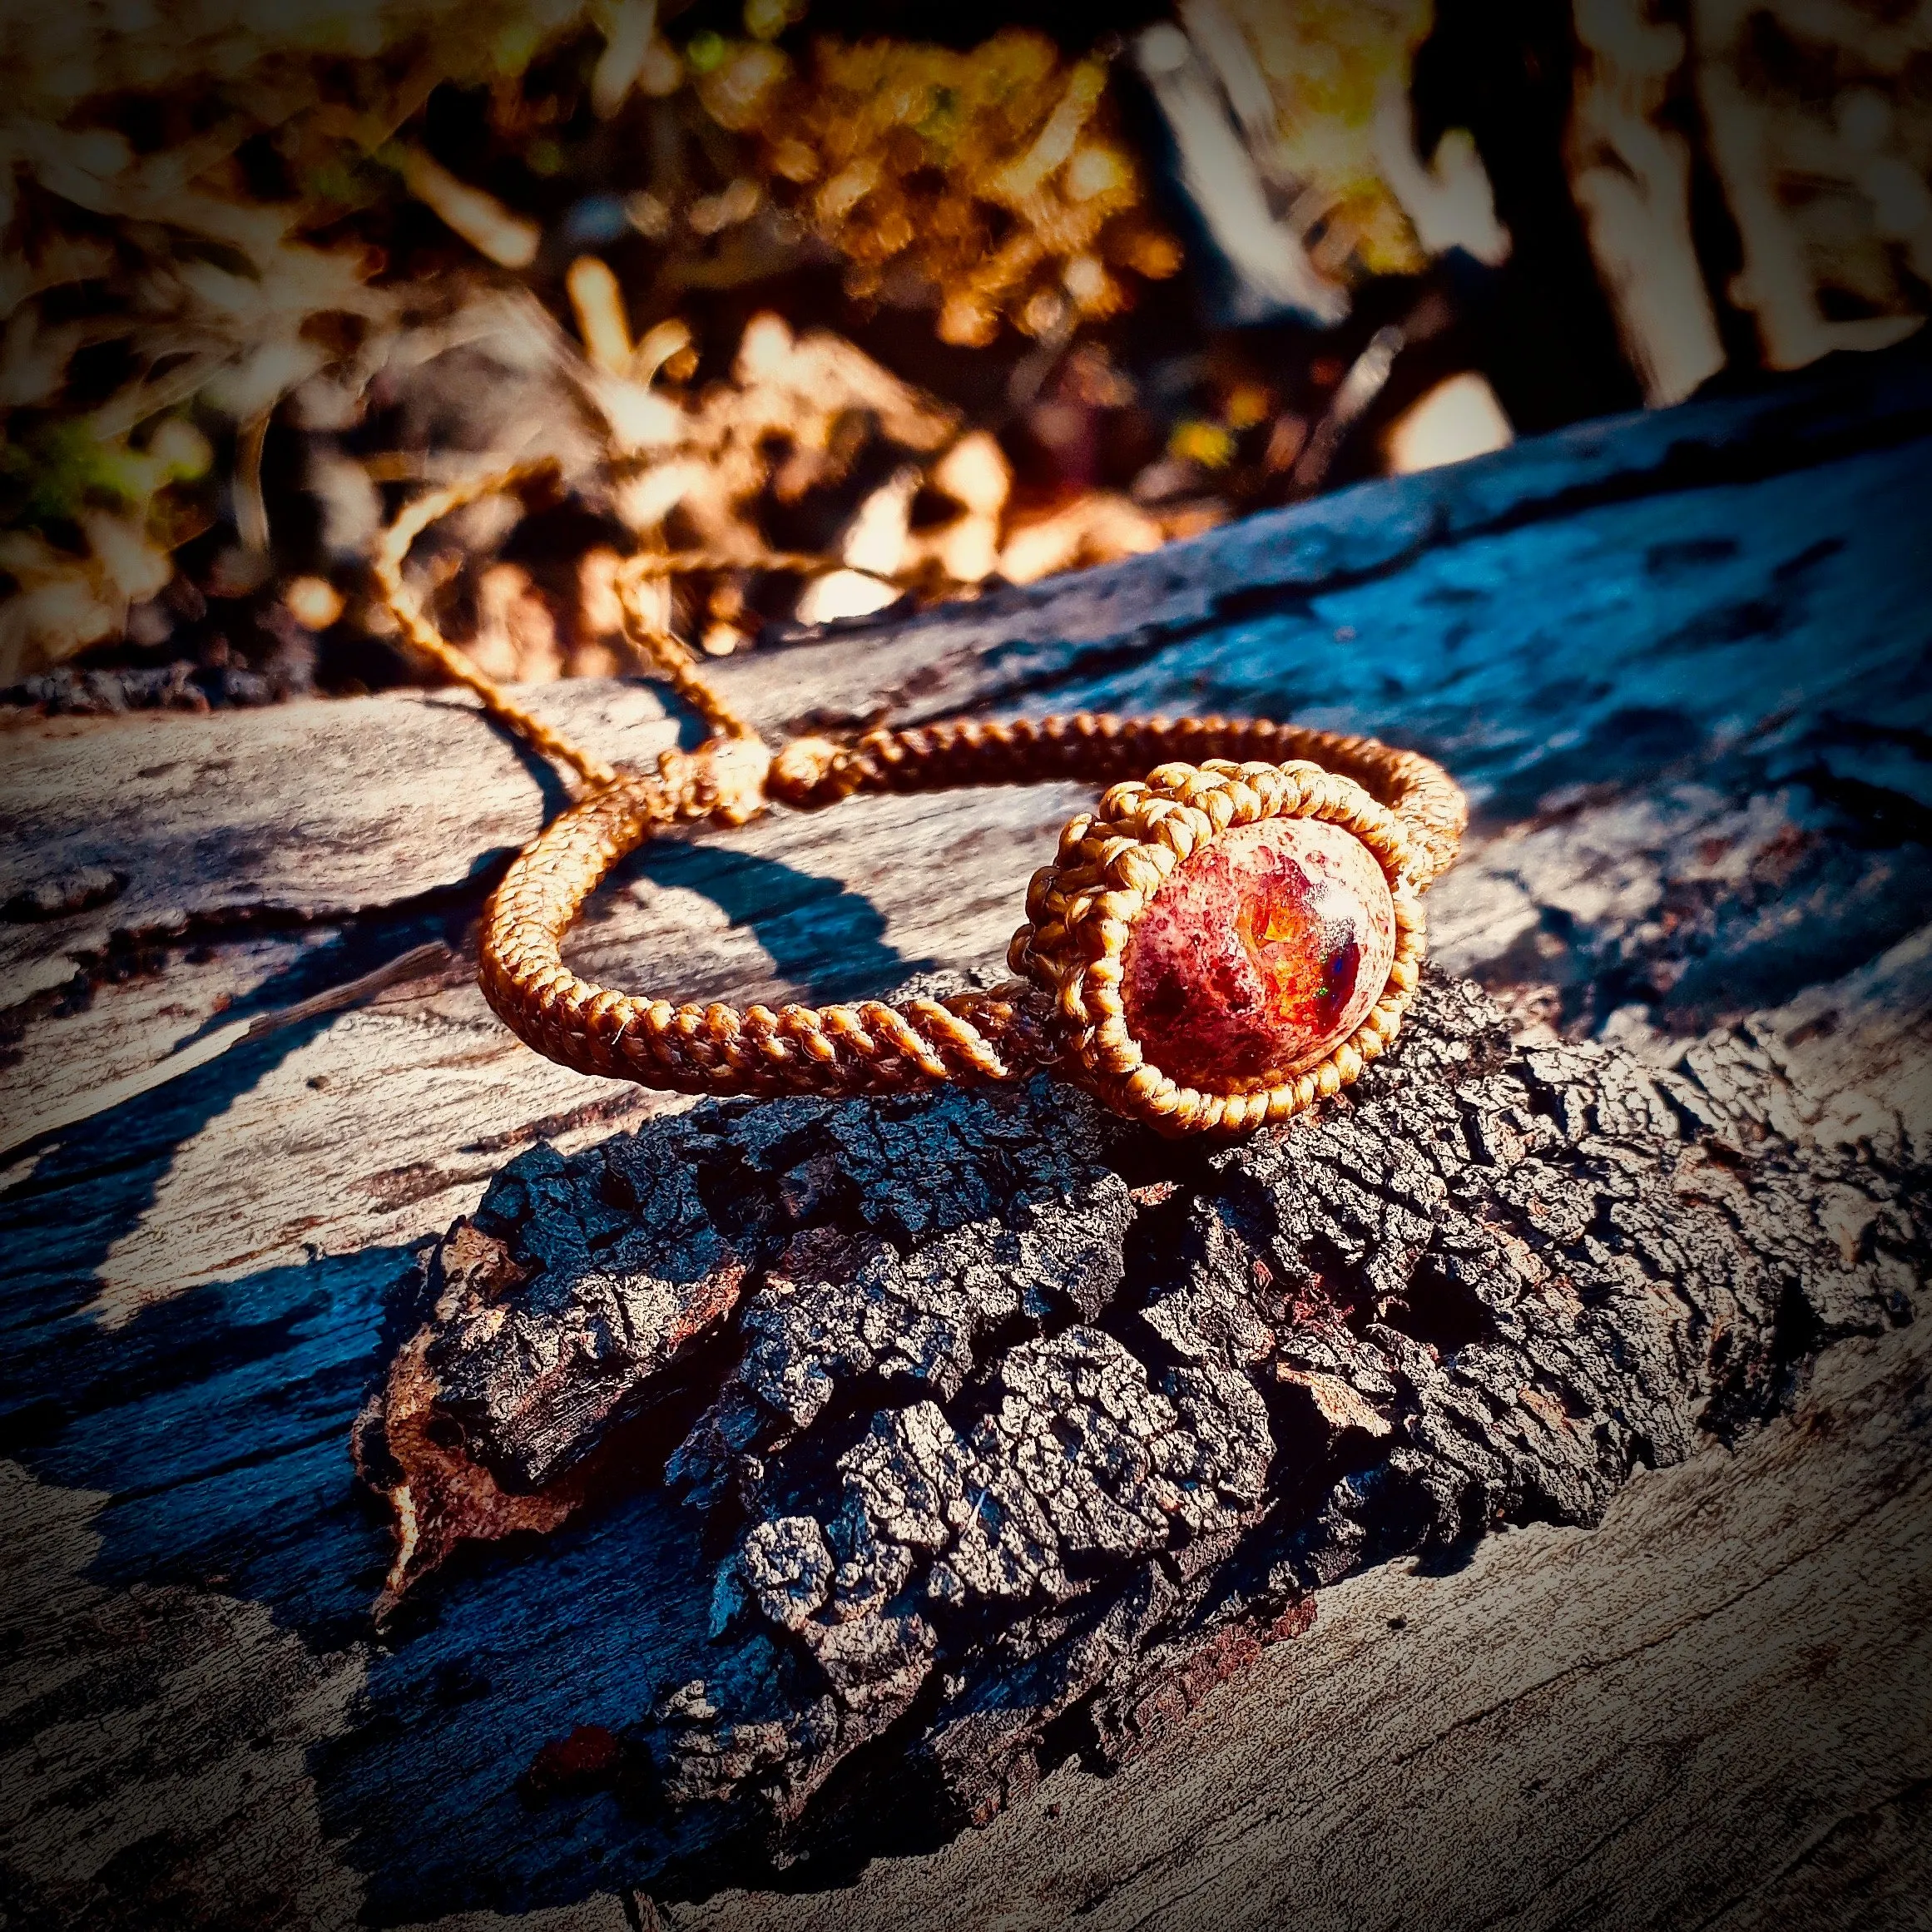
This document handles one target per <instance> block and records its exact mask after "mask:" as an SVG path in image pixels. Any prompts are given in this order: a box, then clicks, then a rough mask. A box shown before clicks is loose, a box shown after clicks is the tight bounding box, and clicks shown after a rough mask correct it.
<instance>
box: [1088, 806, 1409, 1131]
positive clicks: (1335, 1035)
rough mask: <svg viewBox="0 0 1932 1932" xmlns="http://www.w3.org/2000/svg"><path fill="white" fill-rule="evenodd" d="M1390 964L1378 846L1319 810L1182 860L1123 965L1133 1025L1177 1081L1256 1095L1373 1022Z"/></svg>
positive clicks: (1237, 833)
mask: <svg viewBox="0 0 1932 1932" xmlns="http://www.w3.org/2000/svg"><path fill="white" fill-rule="evenodd" d="M1394 963H1395V902H1394V900H1393V899H1391V898H1390V892H1389V882H1388V879H1387V878H1386V876H1385V874H1384V873H1383V870H1382V868H1381V865H1380V863H1379V862H1378V861H1377V859H1376V858H1375V855H1374V853H1372V852H1371V851H1370V850H1369V849H1368V847H1367V846H1366V845H1364V844H1363V843H1362V842H1361V840H1360V839H1358V838H1356V837H1355V835H1354V834H1353V833H1351V832H1347V831H1344V830H1342V828H1341V827H1340V826H1339V825H1329V824H1327V823H1325V821H1323V820H1320V819H1294V818H1276V819H1264V820H1261V821H1260V822H1259V823H1257V824H1255V825H1237V826H1235V827H1233V828H1232V829H1231V830H1228V831H1226V832H1224V833H1223V834H1222V835H1221V836H1220V837H1219V838H1217V839H1216V840H1214V841H1213V843H1212V844H1211V845H1206V846H1204V847H1203V848H1202V849H1201V850H1199V851H1197V852H1195V853H1193V854H1191V855H1190V856H1189V857H1187V858H1186V859H1183V860H1181V863H1180V864H1178V865H1177V866H1176V867H1175V868H1174V869H1173V871H1172V872H1171V873H1170V874H1168V875H1167V881H1166V883H1165V884H1163V885H1162V887H1161V889H1160V890H1159V891H1158V892H1157V893H1156V894H1155V895H1154V898H1153V900H1152V903H1151V904H1149V905H1148V906H1147V909H1146V911H1145V912H1143V913H1142V915H1141V917H1140V919H1138V920H1137V922H1136V923H1135V925H1134V929H1133V934H1132V938H1130V939H1129V940H1128V941H1127V953H1126V956H1125V958H1124V959H1123V960H1122V987H1121V992H1122V998H1123V1000H1124V1002H1125V1004H1126V1008H1127V1026H1128V1028H1129V1030H1130V1031H1131V1032H1132V1034H1133V1036H1134V1038H1135V1039H1137V1041H1138V1042H1139V1043H1140V1046H1141V1050H1142V1053H1145V1054H1146V1056H1147V1059H1148V1060H1149V1062H1151V1063H1152V1064H1153V1065H1154V1066H1156V1067H1157V1068H1160V1070H1161V1071H1162V1073H1166V1074H1167V1075H1169V1076H1170V1077H1172V1078H1173V1079H1175V1080H1177V1081H1179V1082H1181V1084H1182V1085H1183V1086H1186V1087H1200V1088H1201V1089H1202V1090H1203V1091H1204V1092H1223V1093H1226V1092H1253V1091H1255V1090H1256V1088H1258V1087H1268V1086H1272V1085H1273V1084H1274V1083H1275V1082H1277V1081H1279V1080H1281V1079H1284V1078H1286V1077H1288V1076H1289V1075H1290V1074H1294V1073H1301V1072H1304V1071H1305V1069H1306V1068H1310V1067H1311V1066H1313V1065H1315V1063H1317V1062H1319V1061H1320V1059H1322V1058H1323V1057H1324V1056H1325V1054H1327V1053H1329V1052H1330V1050H1331V1049H1332V1048H1335V1047H1336V1046H1338V1045H1340V1043H1341V1042H1342V1041H1344V1040H1345V1039H1346V1038H1348V1037H1349V1035H1350V1033H1353V1032H1354V1031H1355V1028H1357V1027H1358V1026H1360V1024H1361V1023H1362V1022H1363V1020H1364V1019H1365V1018H1367V1017H1368V1014H1369V1011H1370V1008H1372V1007H1373V1006H1374V1005H1375V1001H1376V999H1377V998H1378V997H1379V996H1380V993H1381V991H1382V988H1383V987H1384V986H1385V984H1386V983H1387V982H1388V978H1389V969H1390V966H1391V965H1393V964H1394Z"/></svg>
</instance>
